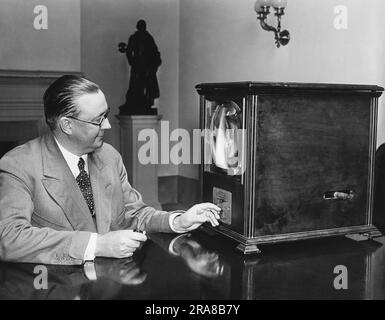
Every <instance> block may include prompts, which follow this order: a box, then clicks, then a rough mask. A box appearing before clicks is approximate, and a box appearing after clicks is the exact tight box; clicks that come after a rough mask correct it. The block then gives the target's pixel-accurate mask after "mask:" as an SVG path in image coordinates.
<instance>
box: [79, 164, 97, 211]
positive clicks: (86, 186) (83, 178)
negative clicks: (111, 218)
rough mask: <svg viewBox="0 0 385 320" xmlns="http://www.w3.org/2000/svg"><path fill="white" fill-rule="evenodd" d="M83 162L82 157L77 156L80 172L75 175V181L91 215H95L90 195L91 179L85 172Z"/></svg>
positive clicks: (92, 199)
mask: <svg viewBox="0 0 385 320" xmlns="http://www.w3.org/2000/svg"><path fill="white" fill-rule="evenodd" d="M84 164H85V163H84V160H83V159H82V158H79V162H78V167H79V170H80V173H79V175H78V176H77V177H76V182H77V183H78V185H79V188H80V191H81V192H82V194H83V197H84V199H85V200H86V202H87V205H88V208H89V209H90V212H91V215H95V205H94V198H93V196H92V188H91V180H90V177H89V176H88V174H87V171H86V170H84Z"/></svg>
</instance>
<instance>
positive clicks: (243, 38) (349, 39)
mask: <svg viewBox="0 0 385 320" xmlns="http://www.w3.org/2000/svg"><path fill="white" fill-rule="evenodd" d="M254 2H255V1H254V0H242V1H233V0H181V1H180V56H179V61H180V66H179V69H180V82H179V105H180V109H179V125H180V127H183V128H187V129H190V130H191V129H193V128H198V125H199V122H198V121H199V111H198V103H199V100H198V95H197V94H196V91H195V89H194V86H195V85H196V84H198V83H201V82H214V81H215V82H221V81H245V80H251V81H279V82H280V81H291V82H329V83H357V84H376V85H380V86H385V74H384V72H383V70H384V68H385V62H384V60H383V57H384V56H385V55H384V53H385V45H384V40H385V35H384V34H385V30H384V29H383V28H381V27H380V26H381V25H382V19H383V17H382V12H383V11H384V10H385V2H384V1H381V0H371V1H364V0H354V1H352V0H322V1H317V0H306V1H305V0H297V1H293V0H289V1H288V7H287V10H286V15H285V16H284V17H283V21H282V23H283V27H284V28H287V29H288V30H289V31H290V33H291V38H292V39H291V41H290V43H289V44H288V45H287V46H286V47H281V48H279V49H277V48H276V47H275V44H274V37H273V33H271V32H267V31H264V30H262V29H261V27H260V26H259V22H258V21H257V19H256V14H255V12H254V10H253V6H254ZM337 5H345V6H346V7H347V8H348V29H347V30H336V29H335V28H334V26H333V20H334V17H335V15H334V13H333V10H334V7H335V6H337ZM363 12H365V15H363ZM383 104H384V97H382V98H381V99H380V109H381V110H380V115H379V130H378V141H379V144H380V143H383V142H384V141H385V119H384V118H385V115H384V112H383V111H382V109H383ZM179 174H180V175H182V176H186V177H191V178H198V168H197V166H187V165H185V166H180V168H179Z"/></svg>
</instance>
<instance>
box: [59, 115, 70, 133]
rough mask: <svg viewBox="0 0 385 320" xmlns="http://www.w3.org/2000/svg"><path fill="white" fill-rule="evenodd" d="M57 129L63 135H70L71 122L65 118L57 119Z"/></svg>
mask: <svg viewBox="0 0 385 320" xmlns="http://www.w3.org/2000/svg"><path fill="white" fill-rule="evenodd" d="M58 127H59V128H60V130H61V131H62V132H63V133H65V134H68V135H71V134H72V122H71V120H70V119H68V118H67V117H61V118H60V119H59V122H58Z"/></svg>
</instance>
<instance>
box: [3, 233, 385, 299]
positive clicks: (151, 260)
mask: <svg viewBox="0 0 385 320" xmlns="http://www.w3.org/2000/svg"><path fill="white" fill-rule="evenodd" d="M149 238H150V239H149V240H148V241H147V242H146V243H145V244H144V246H143V247H142V248H141V249H140V250H139V251H138V252H137V253H135V255H134V257H133V258H129V259H101V258H97V259H96V260H95V265H94V267H95V271H96V276H97V280H88V278H87V277H86V276H85V273H84V270H83V266H53V265H50V266H43V268H46V271H47V273H46V274H47V275H48V281H47V289H45V288H43V289H40V290H37V289H36V285H37V287H38V288H39V283H40V285H41V284H42V282H41V281H42V278H41V276H42V271H41V270H42V269H41V266H38V265H34V264H16V263H0V299H71V300H72V299H155V300H163V299H166V300H185V299H186V300H187V299H189V300H190V299H193V300H195V299H220V300H228V299H384V298H385V273H384V267H385V249H384V244H385V238H384V237H380V238H376V239H375V240H367V241H361V242H356V241H354V240H351V239H347V238H345V237H338V238H331V239H318V240H306V241H299V242H293V243H285V244H270V245H265V246H262V247H261V249H262V253H261V254H255V255H250V256H244V255H242V254H241V253H239V252H237V251H236V249H235V246H236V244H235V243H234V242H233V241H231V240H229V239H226V238H223V237H222V236H220V235H217V234H216V233H212V232H210V231H206V232H204V231H202V230H200V231H197V232H194V233H193V234H188V235H175V234H173V235H171V234H153V235H150V236H149ZM341 265H342V266H345V267H346V268H347V269H346V270H347V279H346V280H347V282H346V283H347V285H348V288H347V289H345V290H344V289H340V290H337V289H336V288H335V287H334V285H333V283H334V282H335V278H336V277H337V276H338V275H339V272H338V271H336V273H334V271H335V270H334V269H335V267H336V266H341ZM40 288H41V286H40Z"/></svg>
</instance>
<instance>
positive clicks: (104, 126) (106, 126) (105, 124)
mask: <svg viewBox="0 0 385 320" xmlns="http://www.w3.org/2000/svg"><path fill="white" fill-rule="evenodd" d="M100 129H102V130H108V129H111V124H110V121H109V120H108V118H105V119H104V121H103V123H102V125H101V127H100Z"/></svg>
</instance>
